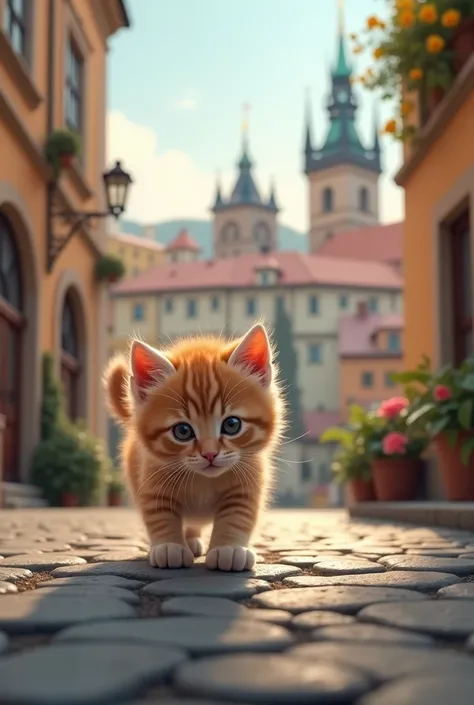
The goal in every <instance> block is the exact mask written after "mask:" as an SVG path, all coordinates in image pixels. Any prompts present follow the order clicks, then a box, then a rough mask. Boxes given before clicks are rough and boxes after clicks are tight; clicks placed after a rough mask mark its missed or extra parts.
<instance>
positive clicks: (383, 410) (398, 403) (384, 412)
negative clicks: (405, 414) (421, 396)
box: [377, 397, 408, 419]
mask: <svg viewBox="0 0 474 705" xmlns="http://www.w3.org/2000/svg"><path fill="white" fill-rule="evenodd" d="M407 406H408V399H406V398H405V397H392V398H391V399H387V400H386V401H383V402H382V403H381V405H380V408H379V410H378V411H377V416H383V418H384V419H395V418H396V417H397V416H399V415H400V412H401V411H403V409H406V408H407Z"/></svg>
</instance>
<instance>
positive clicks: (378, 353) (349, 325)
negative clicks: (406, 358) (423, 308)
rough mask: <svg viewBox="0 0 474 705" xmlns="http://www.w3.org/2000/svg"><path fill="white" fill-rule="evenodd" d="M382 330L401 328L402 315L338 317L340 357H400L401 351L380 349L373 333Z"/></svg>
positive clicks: (399, 329) (398, 329) (400, 329)
mask: <svg viewBox="0 0 474 705" xmlns="http://www.w3.org/2000/svg"><path fill="white" fill-rule="evenodd" d="M383 330H395V331H402V330H403V316H402V315H401V314H398V313H392V314H389V315H386V316H381V315H378V314H370V313H369V314H367V315H365V316H359V315H357V314H356V315H353V316H342V317H341V318H340V319H339V355H340V356H341V357H400V355H401V353H395V352H392V351H386V350H380V349H379V348H378V347H377V345H376V341H375V335H376V334H377V333H379V332H380V331H383Z"/></svg>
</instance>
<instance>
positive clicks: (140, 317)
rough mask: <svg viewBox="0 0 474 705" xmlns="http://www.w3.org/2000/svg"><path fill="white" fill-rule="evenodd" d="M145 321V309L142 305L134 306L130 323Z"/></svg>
mask: <svg viewBox="0 0 474 705" xmlns="http://www.w3.org/2000/svg"><path fill="white" fill-rule="evenodd" d="M144 320H145V307H144V306H143V304H134V306H133V308H132V321H144Z"/></svg>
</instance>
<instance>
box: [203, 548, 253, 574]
mask: <svg viewBox="0 0 474 705" xmlns="http://www.w3.org/2000/svg"><path fill="white" fill-rule="evenodd" d="M254 565H255V554H254V552H253V551H251V550H250V549H249V548H245V547H244V546H217V547H216V548H211V550H210V551H209V552H208V554H207V556H206V566H207V567H208V568H210V569H211V570H229V571H230V570H232V571H240V570H251V568H253V566H254Z"/></svg>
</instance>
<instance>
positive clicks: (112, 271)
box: [95, 255, 125, 284]
mask: <svg viewBox="0 0 474 705" xmlns="http://www.w3.org/2000/svg"><path fill="white" fill-rule="evenodd" d="M95 274H96V277H97V279H98V280H99V281H106V282H108V283H109V284H113V283H115V282H118V281H119V280H120V279H122V277H123V276H124V274H125V267H124V264H123V262H122V260H121V259H118V257H113V256H112V255H104V256H103V257H100V258H99V259H98V260H97V262H96V265H95Z"/></svg>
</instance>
